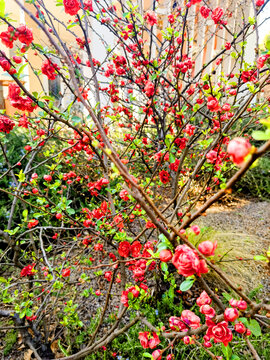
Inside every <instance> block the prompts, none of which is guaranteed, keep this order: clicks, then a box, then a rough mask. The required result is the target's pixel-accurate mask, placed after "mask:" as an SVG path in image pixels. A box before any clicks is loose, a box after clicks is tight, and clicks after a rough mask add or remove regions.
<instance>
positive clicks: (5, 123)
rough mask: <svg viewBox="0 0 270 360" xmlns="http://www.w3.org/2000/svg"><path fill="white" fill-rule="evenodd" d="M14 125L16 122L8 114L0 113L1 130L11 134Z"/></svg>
mask: <svg viewBox="0 0 270 360" xmlns="http://www.w3.org/2000/svg"><path fill="white" fill-rule="evenodd" d="M14 126H15V123H14V122H13V121H12V120H10V119H9V118H8V117H7V116H3V115H0V132H3V133H6V134H9V133H10V132H11V130H12V129H13V128H14Z"/></svg>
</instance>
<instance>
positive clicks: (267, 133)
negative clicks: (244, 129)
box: [252, 129, 270, 140]
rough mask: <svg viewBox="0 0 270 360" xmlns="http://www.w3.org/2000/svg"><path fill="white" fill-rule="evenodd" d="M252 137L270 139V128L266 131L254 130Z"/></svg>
mask: <svg viewBox="0 0 270 360" xmlns="http://www.w3.org/2000/svg"><path fill="white" fill-rule="evenodd" d="M252 137H253V139H255V140H269V139H270V130H269V129H267V130H266V131H260V130H258V131H253V132H252Z"/></svg>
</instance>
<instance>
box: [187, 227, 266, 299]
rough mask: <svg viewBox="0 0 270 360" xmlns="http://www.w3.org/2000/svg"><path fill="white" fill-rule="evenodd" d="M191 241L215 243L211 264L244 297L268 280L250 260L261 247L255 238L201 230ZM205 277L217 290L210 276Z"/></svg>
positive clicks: (263, 266) (230, 232)
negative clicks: (236, 286)
mask: <svg viewBox="0 0 270 360" xmlns="http://www.w3.org/2000/svg"><path fill="white" fill-rule="evenodd" d="M194 240H195V241H196V243H197V242H201V241H204V240H210V241H215V240H216V241H217V242H218V247H217V250H216V254H215V257H214V260H215V263H216V264H217V265H218V266H219V267H220V268H221V269H222V270H223V271H224V272H225V273H226V274H227V275H228V278H230V279H231V280H232V281H233V282H234V283H235V284H237V285H238V286H241V287H242V288H243V290H244V291H245V292H247V293H248V292H250V291H251V290H252V289H254V288H257V287H258V286H259V285H260V284H262V283H264V280H266V279H267V277H268V276H269V273H268V271H267V268H266V266H265V265H264V264H263V263H262V262H258V261H254V260H253V257H254V255H256V254H260V253H261V252H262V248H261V244H260V242H259V241H258V238H257V237H256V236H251V235H247V234H243V233H240V232H233V231H227V232H226V231H220V230H213V229H212V228H204V229H203V231H202V234H201V235H199V236H198V237H196V238H195V239H194ZM240 259H243V260H240ZM207 277H208V280H211V281H213V282H214V283H215V284H216V285H217V287H220V286H221V284H219V283H218V281H217V280H218V279H217V277H216V276H215V274H213V272H211V273H210V274H209V275H208V276H207Z"/></svg>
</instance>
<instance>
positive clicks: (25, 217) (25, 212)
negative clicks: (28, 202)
mask: <svg viewBox="0 0 270 360" xmlns="http://www.w3.org/2000/svg"><path fill="white" fill-rule="evenodd" d="M27 215H28V210H27V209H24V210H23V212H22V216H23V219H24V221H27Z"/></svg>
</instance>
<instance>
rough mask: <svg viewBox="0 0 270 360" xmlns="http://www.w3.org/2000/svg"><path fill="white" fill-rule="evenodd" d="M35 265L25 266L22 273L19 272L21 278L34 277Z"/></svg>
mask: <svg viewBox="0 0 270 360" xmlns="http://www.w3.org/2000/svg"><path fill="white" fill-rule="evenodd" d="M35 265H36V264H32V265H27V266H25V267H24V268H23V269H22V271H21V274H20V275H21V277H24V276H33V275H34V273H35V272H34V266H35Z"/></svg>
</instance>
